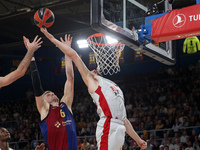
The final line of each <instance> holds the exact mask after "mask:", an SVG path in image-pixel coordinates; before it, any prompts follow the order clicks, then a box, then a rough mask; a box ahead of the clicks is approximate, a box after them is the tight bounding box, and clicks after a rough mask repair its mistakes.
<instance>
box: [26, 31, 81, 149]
mask: <svg viewBox="0 0 200 150" xmlns="http://www.w3.org/2000/svg"><path fill="white" fill-rule="evenodd" d="M61 41H62V43H64V44H66V45H68V46H71V42H72V37H70V35H68V36H67V35H65V40H63V39H62V38H61ZM65 61H66V76H67V81H66V83H65V87H64V95H63V97H62V99H61V101H59V99H58V97H57V96H56V95H55V94H54V93H53V92H52V91H46V92H44V91H43V88H42V86H41V82H40V77H39V72H38V69H37V65H36V62H35V58H34V57H33V58H32V61H31V64H30V67H31V78H32V83H33V88H34V93H35V99H36V105H37V109H38V111H39V113H40V116H41V118H40V119H41V122H40V129H41V132H42V134H43V136H44V138H45V141H46V143H47V145H48V149H49V150H78V147H77V136H76V125H75V121H74V119H73V115H72V110H71V106H72V102H73V97H74V72H73V66H72V61H71V59H70V58H69V57H68V56H65Z"/></svg>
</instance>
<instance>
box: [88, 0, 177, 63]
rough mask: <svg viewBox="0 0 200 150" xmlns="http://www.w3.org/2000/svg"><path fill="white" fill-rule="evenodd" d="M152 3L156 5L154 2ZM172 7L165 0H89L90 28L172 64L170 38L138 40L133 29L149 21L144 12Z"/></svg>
mask: <svg viewBox="0 0 200 150" xmlns="http://www.w3.org/2000/svg"><path fill="white" fill-rule="evenodd" d="M154 4H156V5H154ZM171 9H172V6H171V4H169V3H168V0H163V1H160V0H151V1H149V0H92V1H91V26H92V28H93V29H94V30H96V31H98V32H100V33H103V34H105V35H109V36H112V37H114V38H116V39H118V40H119V41H120V42H122V43H124V44H125V45H126V46H128V47H130V48H131V49H133V50H135V51H139V52H141V53H143V54H145V55H147V56H149V57H151V58H153V59H156V60H158V61H160V62H162V63H164V64H167V65H173V64H175V62H176V61H175V48H174V45H173V42H172V41H168V42H163V43H154V42H153V41H150V43H149V42H147V43H146V42H144V43H143V44H141V43H139V40H140V38H139V37H138V34H137V33H136V32H133V30H135V31H136V30H140V29H141V25H144V24H145V23H146V24H148V23H151V22H152V21H153V20H154V19H149V20H148V19H146V20H145V17H146V16H147V14H148V13H155V14H156V13H160V12H166V11H169V10H171Z"/></svg>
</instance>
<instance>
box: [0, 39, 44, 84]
mask: <svg viewBox="0 0 200 150" xmlns="http://www.w3.org/2000/svg"><path fill="white" fill-rule="evenodd" d="M23 40H24V44H25V46H26V48H27V50H28V51H27V53H26V55H25V56H24V58H23V60H22V61H21V62H20V64H19V66H18V67H17V69H16V70H15V71H13V72H11V73H9V74H8V75H6V76H4V77H0V87H4V86H7V85H9V84H11V83H13V82H14V81H16V80H17V79H19V78H21V77H23V76H24V75H25V73H26V70H27V68H28V67H29V64H30V61H31V58H32V56H33V53H34V52H35V51H36V50H37V49H38V48H40V47H41V44H42V41H41V38H38V36H36V37H35V39H34V41H33V42H32V43H30V42H29V39H27V38H26V37H25V36H24V37H23Z"/></svg>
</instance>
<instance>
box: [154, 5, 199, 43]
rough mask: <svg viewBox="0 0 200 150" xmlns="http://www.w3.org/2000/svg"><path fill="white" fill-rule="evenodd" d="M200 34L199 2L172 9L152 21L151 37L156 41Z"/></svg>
mask: <svg viewBox="0 0 200 150" xmlns="http://www.w3.org/2000/svg"><path fill="white" fill-rule="evenodd" d="M198 35H200V4H197V5H193V6H189V7H185V8H182V9H174V10H172V11H170V12H169V13H167V14H165V15H163V16H162V17H160V18H158V19H155V20H154V21H153V23H152V29H151V38H152V39H153V40H154V41H155V42H156V43H159V42H164V41H171V40H176V39H182V38H187V37H191V36H198Z"/></svg>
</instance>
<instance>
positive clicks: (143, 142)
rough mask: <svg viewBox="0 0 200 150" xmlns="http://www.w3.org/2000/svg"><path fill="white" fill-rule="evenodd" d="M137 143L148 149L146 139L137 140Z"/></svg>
mask: <svg viewBox="0 0 200 150" xmlns="http://www.w3.org/2000/svg"><path fill="white" fill-rule="evenodd" d="M137 144H138V146H139V147H141V149H146V147H147V142H145V141H144V140H141V141H140V142H137Z"/></svg>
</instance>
